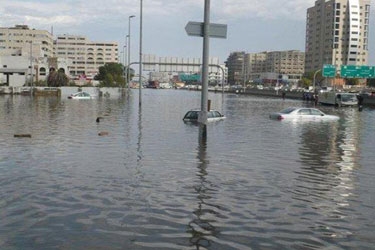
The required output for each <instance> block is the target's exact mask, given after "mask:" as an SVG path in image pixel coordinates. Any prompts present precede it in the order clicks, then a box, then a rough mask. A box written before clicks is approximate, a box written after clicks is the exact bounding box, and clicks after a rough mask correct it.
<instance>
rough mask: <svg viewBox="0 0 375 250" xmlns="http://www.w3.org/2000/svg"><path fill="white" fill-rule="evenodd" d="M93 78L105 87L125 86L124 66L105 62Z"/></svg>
mask: <svg viewBox="0 0 375 250" xmlns="http://www.w3.org/2000/svg"><path fill="white" fill-rule="evenodd" d="M94 79H95V80H98V81H100V82H101V85H102V86H105V87H120V86H125V79H124V67H123V65H122V64H119V63H106V64H105V65H104V66H101V67H100V68H99V74H97V75H96V76H95V78H94Z"/></svg>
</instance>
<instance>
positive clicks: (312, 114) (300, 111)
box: [270, 107, 340, 120]
mask: <svg viewBox="0 0 375 250" xmlns="http://www.w3.org/2000/svg"><path fill="white" fill-rule="evenodd" d="M270 118H271V119H275V120H284V119H286V120H289V119H290V120H293V119H294V120H296V119H298V120H338V119H340V118H339V117H338V116H335V115H327V114H325V113H323V112H322V111H320V110H319V109H316V108H295V107H289V108H286V109H283V110H281V111H279V112H275V113H271V114H270Z"/></svg>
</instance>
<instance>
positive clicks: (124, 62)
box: [122, 38, 127, 83]
mask: <svg viewBox="0 0 375 250" xmlns="http://www.w3.org/2000/svg"><path fill="white" fill-rule="evenodd" d="M126 49H127V41H126V38H125V45H124V47H123V51H124V54H123V58H122V63H123V65H124V80H125V83H126Z"/></svg>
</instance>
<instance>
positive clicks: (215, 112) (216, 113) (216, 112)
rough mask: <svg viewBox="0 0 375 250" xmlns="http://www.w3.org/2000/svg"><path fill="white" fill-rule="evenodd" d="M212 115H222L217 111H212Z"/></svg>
mask: <svg viewBox="0 0 375 250" xmlns="http://www.w3.org/2000/svg"><path fill="white" fill-rule="evenodd" d="M213 114H214V117H221V116H222V115H221V114H220V113H219V111H213Z"/></svg>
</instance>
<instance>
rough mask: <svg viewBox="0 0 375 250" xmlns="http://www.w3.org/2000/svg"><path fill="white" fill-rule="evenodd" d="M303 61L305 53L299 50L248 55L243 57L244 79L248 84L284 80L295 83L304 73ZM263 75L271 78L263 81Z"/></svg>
mask: <svg viewBox="0 0 375 250" xmlns="http://www.w3.org/2000/svg"><path fill="white" fill-rule="evenodd" d="M304 61H305V53H304V52H301V51H299V50H286V51H270V52H260V53H249V54H246V55H245V67H244V70H245V79H246V81H250V82H252V81H257V80H260V81H264V80H267V81H268V82H269V83H273V82H275V81H278V80H285V81H287V82H291V83H297V82H298V81H299V80H300V79H301V78H302V75H303V73H304ZM265 73H267V74H266V75H268V76H270V75H273V77H271V78H270V79H263V78H264V76H265ZM270 73H272V74H270Z"/></svg>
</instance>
